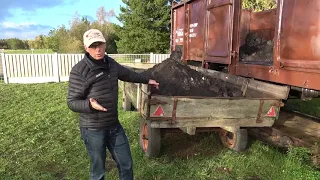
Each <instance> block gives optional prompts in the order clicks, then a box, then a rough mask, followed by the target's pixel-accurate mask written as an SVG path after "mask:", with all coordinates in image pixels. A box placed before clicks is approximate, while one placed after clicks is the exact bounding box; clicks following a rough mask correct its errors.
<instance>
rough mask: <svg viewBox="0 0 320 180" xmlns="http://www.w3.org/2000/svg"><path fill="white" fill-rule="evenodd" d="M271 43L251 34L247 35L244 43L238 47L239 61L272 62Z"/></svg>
mask: <svg viewBox="0 0 320 180" xmlns="http://www.w3.org/2000/svg"><path fill="white" fill-rule="evenodd" d="M272 57H273V41H271V40H269V41H268V40H266V39H264V38H262V37H259V36H258V34H257V33H255V32H253V33H250V34H248V35H247V37H246V43H245V44H244V45H243V46H241V47H240V61H260V62H272V59H273V58H272Z"/></svg>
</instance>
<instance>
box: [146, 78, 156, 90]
mask: <svg viewBox="0 0 320 180" xmlns="http://www.w3.org/2000/svg"><path fill="white" fill-rule="evenodd" d="M148 84H150V85H153V86H154V87H156V88H157V89H159V83H158V82H157V81H155V80H153V79H149V82H148Z"/></svg>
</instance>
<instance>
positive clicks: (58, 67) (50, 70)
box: [0, 53, 170, 83]
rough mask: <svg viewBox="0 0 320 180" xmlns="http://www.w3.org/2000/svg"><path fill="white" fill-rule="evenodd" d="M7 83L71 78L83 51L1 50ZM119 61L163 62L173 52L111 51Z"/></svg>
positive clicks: (66, 79)
mask: <svg viewBox="0 0 320 180" xmlns="http://www.w3.org/2000/svg"><path fill="white" fill-rule="evenodd" d="M0 55H1V63H2V73H3V80H4V82H5V83H45V82H63V81H68V80H69V73H70V71H71V68H72V67H73V66H74V65H75V64H76V63H77V62H79V61H80V60H81V59H82V58H83V56H84V54H57V53H54V54H5V53H1V54H0ZM109 56H110V57H112V58H114V59H115V60H116V61H117V62H119V63H152V64H156V63H161V62H162V61H163V60H165V59H167V58H168V57H169V56H170V54H153V53H150V54H109Z"/></svg>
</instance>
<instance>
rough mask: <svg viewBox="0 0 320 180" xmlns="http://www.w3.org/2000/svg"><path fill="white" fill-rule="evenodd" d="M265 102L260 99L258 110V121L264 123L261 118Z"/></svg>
mask: <svg viewBox="0 0 320 180" xmlns="http://www.w3.org/2000/svg"><path fill="white" fill-rule="evenodd" d="M263 104H264V100H260V106H259V111H258V116H257V121H256V122H257V123H262V118H261V114H262V107H263Z"/></svg>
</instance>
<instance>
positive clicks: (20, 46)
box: [7, 38, 24, 49]
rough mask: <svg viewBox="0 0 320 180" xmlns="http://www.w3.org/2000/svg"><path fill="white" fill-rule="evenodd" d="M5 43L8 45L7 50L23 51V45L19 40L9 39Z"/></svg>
mask: <svg viewBox="0 0 320 180" xmlns="http://www.w3.org/2000/svg"><path fill="white" fill-rule="evenodd" d="M7 43H8V46H9V49H24V43H23V41H22V40H20V39H17V38H10V39H7Z"/></svg>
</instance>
